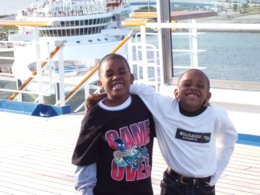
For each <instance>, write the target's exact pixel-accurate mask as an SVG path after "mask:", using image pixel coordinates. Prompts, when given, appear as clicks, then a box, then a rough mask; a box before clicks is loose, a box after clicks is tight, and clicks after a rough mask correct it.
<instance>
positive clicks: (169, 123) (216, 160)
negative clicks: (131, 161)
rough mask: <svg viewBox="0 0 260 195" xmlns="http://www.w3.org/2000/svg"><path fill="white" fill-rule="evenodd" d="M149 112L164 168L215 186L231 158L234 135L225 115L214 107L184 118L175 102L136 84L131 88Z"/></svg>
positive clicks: (233, 129) (175, 100)
mask: <svg viewBox="0 0 260 195" xmlns="http://www.w3.org/2000/svg"><path fill="white" fill-rule="evenodd" d="M130 91H131V93H134V94H137V95H139V96H140V97H141V99H142V100H143V101H144V103H145V104H146V106H147V107H148V108H149V110H150V111H151V112H152V114H153V116H154V121H155V125H156V134H157V139H158V144H159V147H160V149H161V152H162V155H163V157H164V159H165V161H166V163H167V164H168V166H169V167H170V168H171V169H173V170H174V171H176V172H177V173H179V174H181V175H183V176H186V177H195V178H203V177H208V176H211V181H210V184H211V185H215V184H216V182H217V180H218V178H219V176H220V175H221V174H222V172H223V171H224V169H225V168H226V166H227V164H228V162H229V160H230V157H231V155H232V152H233V149H234V145H235V142H236V140H237V132H236V130H235V128H234V125H233V124H232V122H231V120H230V119H229V117H228V115H227V113H226V112H225V111H224V110H222V109H220V108H216V107H214V106H208V107H207V109H206V110H205V111H204V112H202V113H201V114H199V115H197V116H185V115H183V114H181V113H180V111H179V102H178V101H177V99H175V98H172V97H167V96H163V95H161V94H159V93H157V92H156V91H155V90H154V89H153V88H152V87H149V86H147V85H145V84H142V83H138V84H134V85H132V86H131V90H130Z"/></svg>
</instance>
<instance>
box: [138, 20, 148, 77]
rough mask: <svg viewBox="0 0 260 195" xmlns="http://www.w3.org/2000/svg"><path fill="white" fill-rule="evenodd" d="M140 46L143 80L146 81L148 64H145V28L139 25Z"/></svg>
mask: <svg viewBox="0 0 260 195" xmlns="http://www.w3.org/2000/svg"><path fill="white" fill-rule="evenodd" d="M140 28H141V44H142V68H143V80H144V81H145V82H146V81H148V64H147V48H146V28H145V26H144V25H141V27H140Z"/></svg>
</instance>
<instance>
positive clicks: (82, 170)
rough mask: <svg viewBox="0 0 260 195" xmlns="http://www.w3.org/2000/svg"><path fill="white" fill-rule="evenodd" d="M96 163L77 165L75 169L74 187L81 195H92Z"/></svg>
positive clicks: (95, 180) (95, 179)
mask: <svg viewBox="0 0 260 195" xmlns="http://www.w3.org/2000/svg"><path fill="white" fill-rule="evenodd" d="M96 171H97V168H96V163H93V164H91V165H88V166H77V168H76V170H75V189H76V190H77V191H78V192H80V194H81V195H93V188H94V187H95V185H96V182H97V178H96Z"/></svg>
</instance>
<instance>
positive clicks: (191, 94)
mask: <svg viewBox="0 0 260 195" xmlns="http://www.w3.org/2000/svg"><path fill="white" fill-rule="evenodd" d="M187 97H191V98H198V97H199V96H198V95H197V94H194V93H190V94H188V95H187Z"/></svg>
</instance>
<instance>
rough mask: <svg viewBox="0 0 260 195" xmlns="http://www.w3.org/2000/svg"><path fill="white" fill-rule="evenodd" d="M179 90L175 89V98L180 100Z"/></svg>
mask: <svg viewBox="0 0 260 195" xmlns="http://www.w3.org/2000/svg"><path fill="white" fill-rule="evenodd" d="M178 94H179V93H178V89H174V96H175V98H178Z"/></svg>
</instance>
